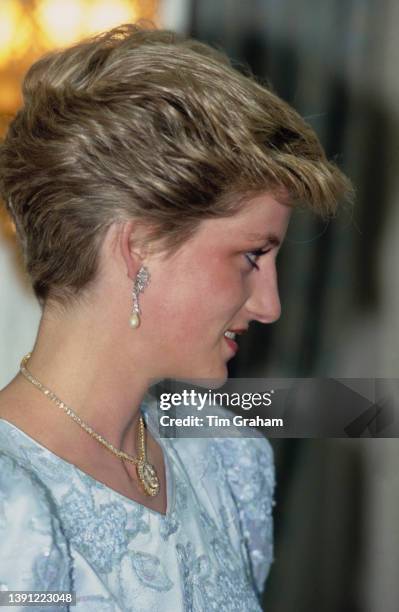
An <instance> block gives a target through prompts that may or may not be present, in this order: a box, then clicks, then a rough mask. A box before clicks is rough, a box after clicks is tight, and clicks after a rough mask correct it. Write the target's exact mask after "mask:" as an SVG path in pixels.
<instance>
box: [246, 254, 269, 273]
mask: <svg viewBox="0 0 399 612" xmlns="http://www.w3.org/2000/svg"><path fill="white" fill-rule="evenodd" d="M269 251H270V249H266V250H265V251H263V250H262V249H256V250H255V251H248V253H245V257H246V258H247V260H248V261H249V263H250V264H251V266H252V267H253V268H256V270H259V266H258V265H257V264H256V263H255V262H254V261H253V260H252V259H251V258H250V257H249V255H254V256H255V257H262V255H266V253H268V252H269Z"/></svg>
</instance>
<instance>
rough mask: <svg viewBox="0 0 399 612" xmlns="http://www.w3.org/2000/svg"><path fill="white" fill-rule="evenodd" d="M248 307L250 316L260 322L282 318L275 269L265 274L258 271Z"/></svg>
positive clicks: (271, 321) (269, 321)
mask: <svg viewBox="0 0 399 612" xmlns="http://www.w3.org/2000/svg"><path fill="white" fill-rule="evenodd" d="M246 308H247V311H248V313H249V316H250V317H251V318H252V319H256V320H257V321H260V323H274V322H275V321H277V320H278V319H279V318H280V316H281V303H280V296H279V292H278V284H277V273H276V270H275V269H274V270H272V271H269V272H268V273H263V274H262V273H260V270H259V271H258V276H257V277H256V279H255V281H254V286H253V290H252V292H251V295H250V296H249V298H248V300H247V303H246Z"/></svg>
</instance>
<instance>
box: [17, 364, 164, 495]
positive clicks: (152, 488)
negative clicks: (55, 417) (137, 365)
mask: <svg viewBox="0 0 399 612" xmlns="http://www.w3.org/2000/svg"><path fill="white" fill-rule="evenodd" d="M30 357H31V353H28V354H27V355H25V357H24V358H23V359H22V361H21V367H20V372H21V374H22V375H23V376H25V378H26V379H27V380H28V381H29V382H30V383H32V385H34V386H35V387H36V388H37V389H39V390H40V391H41V392H42V393H43V394H44V395H45V396H46V397H48V399H49V400H51V401H52V402H54V404H56V405H57V406H58V407H59V408H62V410H64V412H65V414H67V415H68V416H69V417H70V418H71V419H73V420H74V421H75V423H77V424H78V425H80V427H81V428H82V429H84V430H85V432H86V433H88V434H89V435H90V436H91V437H92V438H94V439H95V440H97V442H99V443H100V444H102V445H103V446H105V448H106V449H107V450H109V451H110V452H111V453H113V454H114V455H116V456H117V457H119V459H122V460H124V461H128V462H129V463H133V464H134V465H135V466H136V470H137V476H138V479H139V481H140V484H141V485H142V487H143V489H144V492H145V493H146V494H147V495H151V496H152V497H154V496H155V495H157V494H158V493H159V489H160V484H159V478H158V474H157V472H156V470H155V468H154V466H153V465H152V464H151V463H149V462H148V461H147V455H146V450H145V435H144V419H143V417H142V416H140V419H139V431H138V438H139V447H140V454H139V456H138V457H133V456H132V455H129V454H128V453H125V452H124V451H122V450H119V449H118V448H115V446H114V445H113V444H111V442H108V440H106V439H105V438H103V436H101V435H100V434H98V433H97V432H96V431H94V429H93V428H92V427H90V425H88V424H87V423H85V422H84V421H83V419H81V418H80V416H79V415H78V414H76V412H75V411H74V410H72V408H70V407H69V406H67V405H66V404H65V402H62V401H61V400H60V399H59V398H58V397H57V396H56V394H55V393H53V391H50V389H47V387H45V386H44V385H43V384H42V383H41V382H40V381H39V380H37V379H36V378H34V377H33V375H32V374H31V372H29V370H28V369H27V368H26V363H27V362H28V361H29V359H30Z"/></svg>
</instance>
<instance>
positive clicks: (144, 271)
mask: <svg viewBox="0 0 399 612" xmlns="http://www.w3.org/2000/svg"><path fill="white" fill-rule="evenodd" d="M149 282H150V273H149V271H148V268H146V267H145V266H141V268H140V270H139V271H138V273H137V276H136V279H135V281H134V285H133V291H132V296H133V312H132V314H131V316H130V319H129V323H130V327H132V328H133V329H136V328H137V327H139V326H140V322H141V320H140V312H141V311H140V306H139V294H140V293H142V292H143V291H144V289H145V288H146V287H147V285H148V283H149Z"/></svg>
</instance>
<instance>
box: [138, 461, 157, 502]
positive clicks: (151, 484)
mask: <svg viewBox="0 0 399 612" xmlns="http://www.w3.org/2000/svg"><path fill="white" fill-rule="evenodd" d="M137 475H138V477H139V480H140V483H141V485H142V487H143V489H144V491H145V492H146V493H147V495H151V497H155V495H158V493H159V487H160V485H159V479H158V474H157V473H156V470H155V468H154V466H153V465H151V463H148V461H140V463H138V464H137Z"/></svg>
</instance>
